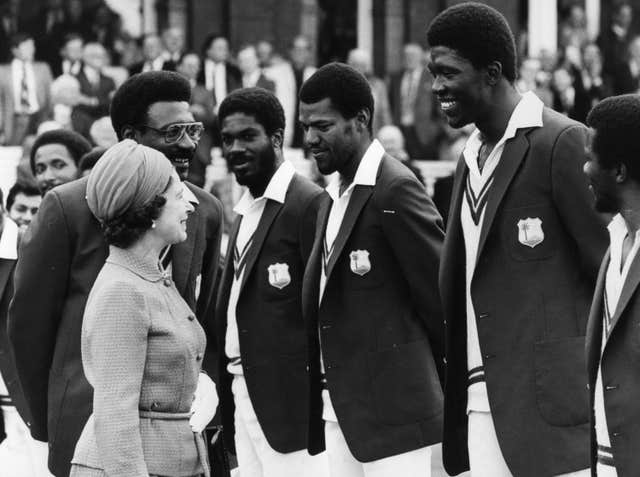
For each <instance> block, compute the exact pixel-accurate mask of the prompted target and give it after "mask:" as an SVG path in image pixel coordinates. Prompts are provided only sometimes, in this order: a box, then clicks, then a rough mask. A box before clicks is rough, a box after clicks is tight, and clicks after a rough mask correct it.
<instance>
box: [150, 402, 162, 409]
mask: <svg viewBox="0 0 640 477" xmlns="http://www.w3.org/2000/svg"><path fill="white" fill-rule="evenodd" d="M159 406H160V404H158V403H157V402H152V403H151V409H158V407H159Z"/></svg>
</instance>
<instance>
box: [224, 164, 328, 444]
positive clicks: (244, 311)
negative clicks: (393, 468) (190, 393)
mask: <svg viewBox="0 0 640 477" xmlns="http://www.w3.org/2000/svg"><path fill="white" fill-rule="evenodd" d="M323 196H324V192H323V191H322V189H321V188H320V187H318V186H317V185H315V184H314V183H313V182H311V181H309V180H307V179H305V178H303V177H301V176H299V175H297V174H296V175H295V176H294V177H293V179H292V180H291V183H290V185H289V189H288V190H287V195H286V198H285V202H284V204H280V203H279V202H276V201H272V200H269V201H267V204H266V205H265V209H264V212H263V214H262V217H261V218H260V223H259V224H258V228H257V229H256V232H255V236H254V241H253V244H252V246H251V249H250V250H249V252H248V256H247V264H246V268H245V272H244V277H243V281H242V284H241V291H240V298H239V301H238V306H237V308H236V320H237V324H238V330H240V333H239V339H240V349H241V350H242V369H243V372H244V377H245V380H246V382H247V389H248V390H249V396H250V398H251V404H252V405H253V408H254V410H255V412H256V416H257V417H258V422H259V423H260V427H261V428H262V431H263V432H264V435H265V437H266V438H267V441H268V442H269V445H270V446H271V447H272V448H273V449H275V450H276V451H278V452H282V453H287V452H293V451H297V450H300V449H306V447H307V440H306V437H307V428H308V422H309V419H308V414H307V411H308V406H309V383H308V374H307V368H306V366H307V338H306V332H305V326H304V321H303V319H302V277H303V274H304V268H305V264H306V263H307V259H308V258H309V253H310V252H311V246H312V245H313V238H314V235H315V226H316V216H317V213H318V207H319V204H320V200H321V198H322V197H323ZM240 219H241V217H240V216H239V217H238V218H236V221H235V223H234V226H233V230H232V232H231V238H230V240H229V247H228V250H233V247H234V246H235V243H236V237H237V234H238V229H239V228H240ZM275 263H284V264H287V265H289V275H290V276H291V283H290V284H289V285H287V286H286V287H284V288H282V289H281V290H279V289H278V288H275V287H274V286H272V285H270V284H269V273H268V271H267V269H268V267H269V266H270V265H273V264H275ZM233 274H234V269H233V254H232V253H228V254H227V259H226V261H225V265H224V271H223V273H222V279H221V281H220V291H219V293H218V299H217V304H216V319H217V327H216V332H217V337H218V341H219V345H218V349H219V353H220V379H219V381H218V390H219V391H218V394H219V395H220V402H221V406H222V424H223V426H224V430H225V432H224V436H225V439H226V441H225V444H226V445H227V446H228V449H234V448H235V444H234V439H233V434H234V417H233V416H234V411H235V406H234V401H233V395H232V393H231V382H232V380H233V376H232V375H231V374H229V373H228V372H227V370H226V367H227V364H228V363H229V360H228V358H227V357H226V355H225V352H224V345H225V335H226V331H227V308H228V306H229V294H230V292H231V285H232V283H233Z"/></svg>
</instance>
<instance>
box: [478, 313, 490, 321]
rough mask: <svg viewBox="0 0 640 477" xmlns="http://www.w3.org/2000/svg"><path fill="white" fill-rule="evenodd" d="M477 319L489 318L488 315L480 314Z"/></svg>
mask: <svg viewBox="0 0 640 477" xmlns="http://www.w3.org/2000/svg"><path fill="white" fill-rule="evenodd" d="M478 318H479V319H481V320H484V319H485V318H489V313H480V314H479V315H478Z"/></svg>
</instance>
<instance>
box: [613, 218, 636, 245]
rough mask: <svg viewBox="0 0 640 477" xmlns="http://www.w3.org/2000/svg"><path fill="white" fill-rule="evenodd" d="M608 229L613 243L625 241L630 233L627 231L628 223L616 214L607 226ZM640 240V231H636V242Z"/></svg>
mask: <svg viewBox="0 0 640 477" xmlns="http://www.w3.org/2000/svg"><path fill="white" fill-rule="evenodd" d="M607 229H608V230H609V239H610V240H611V243H613V242H615V241H616V239H617V240H624V238H625V237H626V236H627V234H628V233H629V230H628V229H627V223H626V222H625V221H624V217H622V215H620V214H616V215H614V216H613V218H612V219H611V222H609V225H607ZM638 239H640V230H637V231H636V236H635V240H638Z"/></svg>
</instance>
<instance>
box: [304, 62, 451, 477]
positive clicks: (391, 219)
mask: <svg viewBox="0 0 640 477" xmlns="http://www.w3.org/2000/svg"><path fill="white" fill-rule="evenodd" d="M373 108H374V105H373V95H372V93H371V87H370V86H369V83H368V82H367V80H366V79H365V77H364V76H363V75H361V74H360V73H358V72H357V71H356V70H355V69H353V68H351V67H350V66H347V65H344V64H341V63H330V64H328V65H325V66H323V67H322V68H320V69H319V70H318V71H316V72H315V73H314V74H313V75H312V76H311V77H310V78H309V79H308V80H307V81H306V82H305V83H304V84H303V85H302V88H301V90H300V123H301V124H302V128H303V129H304V131H305V141H306V142H307V144H308V146H309V148H310V150H311V153H312V154H313V157H314V159H315V160H316V162H317V164H318V169H320V172H322V173H323V174H331V173H333V172H338V174H336V175H335V179H334V180H333V181H332V182H331V183H330V184H329V185H328V186H327V193H328V194H329V197H327V198H326V200H325V201H324V202H323V204H322V207H321V208H320V211H319V213H318V221H317V226H316V235H315V242H314V245H313V249H312V251H311V255H310V257H309V262H308V264H307V270H306V272H305V277H304V284H303V292H302V305H303V313H304V318H305V323H306V325H307V334H308V336H309V373H310V378H311V395H310V406H309V443H308V445H309V452H310V453H312V454H313V453H317V452H319V451H321V450H323V449H324V447H325V444H326V451H327V456H328V458H329V468H330V471H331V475H336V476H340V477H375V476H390V475H402V476H407V477H415V476H422V477H429V476H430V475H431V449H430V448H429V446H430V445H432V444H435V443H436V442H439V441H440V436H441V426H442V389H441V386H440V380H439V372H442V366H443V361H442V356H443V354H444V350H443V331H442V325H443V324H442V314H441V309H440V300H439V297H438V287H437V280H438V259H439V257H440V252H441V247H442V239H443V230H442V219H441V218H440V215H439V214H438V212H437V211H436V209H435V207H434V205H433V202H431V200H430V199H429V197H428V196H427V193H426V191H425V189H424V187H423V186H422V185H421V184H420V182H418V180H417V179H416V177H415V176H414V175H413V173H412V172H411V171H410V170H409V169H407V168H406V167H405V166H404V165H402V164H401V163H400V162H399V161H398V160H396V159H394V158H392V157H391V156H389V155H387V154H386V153H385V151H384V149H383V147H382V146H381V145H380V143H379V142H378V141H377V140H374V139H373V138H372V131H371V130H372V125H371V121H372V119H371V118H372V117H373Z"/></svg>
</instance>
